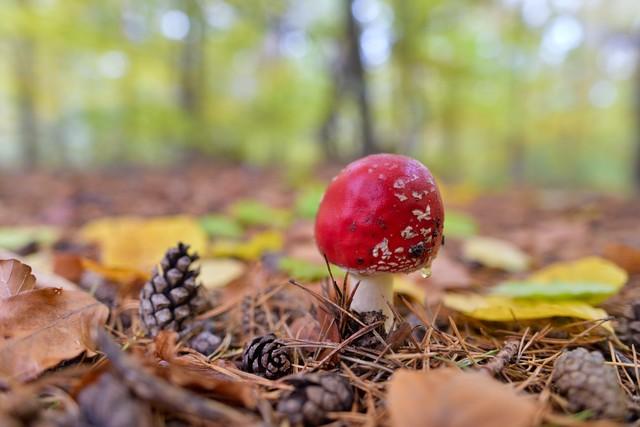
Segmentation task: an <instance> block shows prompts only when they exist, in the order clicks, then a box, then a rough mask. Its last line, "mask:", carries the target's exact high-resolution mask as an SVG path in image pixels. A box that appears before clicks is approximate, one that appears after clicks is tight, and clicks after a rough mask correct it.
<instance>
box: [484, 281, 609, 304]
mask: <svg viewBox="0 0 640 427" xmlns="http://www.w3.org/2000/svg"><path fill="white" fill-rule="evenodd" d="M617 290H618V289H617V288H616V287H615V286H613V285H611V284H609V283H597V282H551V283H544V282H515V281H510V282H503V283H501V284H499V285H498V286H496V287H495V288H493V290H492V291H491V293H492V294H493V295H501V296H508V297H512V298H529V299H546V300H558V299H574V300H575V299H577V300H587V301H589V302H593V301H594V300H596V299H597V300H600V301H601V300H604V299H606V298H607V297H609V296H611V295H613V294H615V293H616V292H617Z"/></svg>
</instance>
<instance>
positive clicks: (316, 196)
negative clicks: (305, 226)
mask: <svg viewBox="0 0 640 427" xmlns="http://www.w3.org/2000/svg"><path fill="white" fill-rule="evenodd" d="M324 190H325V188H324V187H323V186H320V185H316V186H312V187H307V188H305V189H303V190H302V191H301V192H300V194H299V195H298V198H297V199H296V213H297V214H298V215H300V216H301V217H302V218H307V219H313V218H315V217H316V213H317V212H318V208H319V207H320V201H321V200H322V196H323V195H324Z"/></svg>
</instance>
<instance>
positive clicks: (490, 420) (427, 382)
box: [387, 368, 537, 427]
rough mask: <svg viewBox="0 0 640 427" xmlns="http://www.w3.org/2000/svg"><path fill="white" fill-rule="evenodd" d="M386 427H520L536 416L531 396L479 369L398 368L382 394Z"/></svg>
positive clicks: (535, 407) (531, 421)
mask: <svg viewBox="0 0 640 427" xmlns="http://www.w3.org/2000/svg"><path fill="white" fill-rule="evenodd" d="M387 400H388V407H389V412H390V413H391V426H393V427H405V426H418V425H419V426H422V427H467V426H474V427H494V426H510V427H526V426H532V425H534V423H535V420H536V413H537V406H536V404H535V403H534V401H533V400H532V399H529V398H527V397H526V396H522V395H519V394H517V393H516V391H515V390H514V389H513V388H512V387H510V386H509V385H506V384H502V383H500V382H498V381H496V380H494V379H492V378H491V377H489V376H488V375H485V374H484V373H480V372H462V371H459V370H457V369H452V368H441V369H437V370H432V371H428V372H424V371H410V370H406V369H400V370H398V371H396V373H395V374H394V375H393V377H392V378H391V381H390V384H389V391H388V395H387Z"/></svg>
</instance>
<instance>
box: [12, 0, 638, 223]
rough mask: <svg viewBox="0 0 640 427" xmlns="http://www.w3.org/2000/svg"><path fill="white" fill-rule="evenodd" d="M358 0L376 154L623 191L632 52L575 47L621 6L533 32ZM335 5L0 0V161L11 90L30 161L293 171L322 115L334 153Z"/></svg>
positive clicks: (503, 11)
mask: <svg viewBox="0 0 640 427" xmlns="http://www.w3.org/2000/svg"><path fill="white" fill-rule="evenodd" d="M365 3H367V4H368V3H371V4H372V5H373V6H374V7H373V9H371V10H372V11H374V12H375V13H373V14H372V15H371V17H370V18H367V19H368V20H367V19H365V20H364V21H363V22H362V23H361V25H362V26H363V30H364V31H365V33H366V34H374V35H376V34H377V35H378V36H379V37H383V36H384V35H385V34H386V37H388V38H389V40H388V41H389V43H390V49H391V52H390V56H389V58H387V60H385V61H382V62H381V63H380V64H377V65H375V66H371V67H369V68H368V69H367V73H366V77H367V79H368V83H369V89H370V90H369V92H370V100H371V103H372V105H371V107H372V108H371V109H372V112H373V122H374V128H375V131H376V133H377V137H378V138H377V139H378V140H379V141H381V145H382V148H383V149H385V150H391V151H397V152H402V153H406V154H410V155H413V156H415V157H417V158H420V159H421V160H423V161H425V163H426V164H428V165H429V167H430V168H432V169H433V171H434V172H436V174H437V175H438V176H440V177H442V178H445V179H447V180H450V181H456V182H464V181H473V182H474V183H476V184H478V185H484V186H496V185H498V186H499V185H505V184H508V183H509V182H511V180H512V179H517V180H520V181H528V182H530V183H533V184H539V185H556V184H565V185H567V184H568V185H588V186H591V187H596V188H603V189H609V190H611V189H621V188H624V187H625V186H627V185H628V184H629V182H630V177H631V176H632V167H633V162H632V159H633V153H634V151H633V150H634V144H633V141H634V134H633V133H634V126H633V125H634V123H633V115H631V114H629V113H630V109H631V108H632V105H633V103H632V99H633V97H632V96H626V95H625V94H631V93H633V90H634V88H633V86H632V82H633V80H632V73H631V72H626V71H624V70H625V68H624V67H622V66H619V67H618V68H619V69H615V67H613V65H616V64H615V63H616V61H613V60H612V59H611V58H614V57H615V58H614V59H616V58H617V59H619V58H624V57H625V55H626V56H629V57H632V55H633V51H631V50H629V49H631V46H632V44H631V43H628V47H625V46H627V45H625V44H624V43H620V44H619V46H618V45H616V46H609V45H608V44H605V43H604V42H602V43H601V42H598V41H594V42H593V43H591V42H590V43H586V42H585V40H597V39H598V37H593V34H591V33H590V31H596V30H597V31H598V33H603V34H612V35H616V37H617V36H618V35H619V37H621V38H622V39H624V38H625V37H626V38H628V40H633V34H634V31H635V32H636V33H637V29H635V27H634V25H635V21H637V19H636V18H637V14H634V13H631V12H632V9H633V7H632V6H631V4H630V3H629V4H628V5H626V6H625V5H624V4H623V5H621V6H620V8H610V7H608V5H607V2H582V3H580V4H579V5H578V6H577V9H576V10H564V9H561V8H559V7H556V6H555V5H552V6H549V7H550V9H549V16H548V17H547V18H546V19H545V20H543V21H541V22H540V23H537V24H535V25H533V24H530V23H528V22H527V20H526V19H525V18H526V17H527V15H526V13H525V12H524V9H523V8H525V3H526V4H527V5H528V4H529V2H490V3H487V2H480V3H478V2H470V1H467V0H453V1H443V0H426V1H418V0H406V1H405V0H369V1H363V4H365ZM552 3H553V2H552ZM345 9H346V8H345V7H344V2H343V1H342V0H327V1H321V2H310V1H305V0H278V1H275V2H273V1H269V2H264V1H257V2H250V3H247V2H242V1H238V0H212V1H210V2H192V1H187V0H176V1H172V2H166V1H161V0H145V1H139V2H124V1H122V0H116V1H108V2H105V1H98V0H68V1H64V2H60V1H59V0H58V1H40V0H37V1H36V0H27V1H20V2H18V1H5V2H0V13H1V14H2V17H3V19H2V20H0V53H2V54H3V57H5V58H7V61H5V62H6V66H5V67H1V68H0V93H1V94H2V95H1V97H0V105H2V106H4V109H5V110H7V111H9V110H10V111H11V114H3V115H0V128H2V129H3V135H7V137H6V139H5V140H6V141H8V142H9V143H3V144H0V161H2V164H3V165H7V166H8V165H14V164H17V162H16V160H19V153H20V151H21V150H20V148H21V147H20V144H21V139H20V138H21V134H20V132H19V129H18V127H17V126H18V123H19V122H20V120H19V119H16V118H17V117H15V116H16V115H17V114H20V109H19V108H18V107H19V106H20V105H24V103H22V102H21V100H20V99H19V98H20V96H24V94H21V93H20V91H19V90H18V88H19V87H21V85H20V84H19V83H26V87H28V88H30V90H31V92H32V94H33V97H34V99H33V105H34V106H33V110H34V111H33V114H34V116H35V118H36V122H37V124H38V127H39V129H38V135H39V138H40V141H39V146H40V160H42V161H43V162H49V163H53V164H54V165H55V164H56V163H58V165H59V164H62V163H64V164H69V163H72V164H77V165H80V166H87V165H93V164H107V165H109V164H115V163H122V162H139V163H150V164H164V163H171V162H174V161H176V160H180V159H181V158H182V156H179V155H176V154H177V153H185V152H196V153H197V152H202V153H205V154H207V155H211V156H216V157H224V158H228V159H232V160H242V161H245V162H248V163H251V164H274V163H276V164H285V165H288V167H289V168H291V169H295V168H300V169H304V168H308V167H309V166H311V165H313V164H314V163H318V162H319V161H321V160H323V157H322V153H323V152H328V151H330V150H327V149H326V148H323V147H322V144H321V142H320V141H319V138H318V135H319V134H320V133H321V132H320V130H321V128H322V126H323V125H324V124H325V122H326V120H327V117H328V116H329V115H330V113H331V112H332V111H333V112H335V113H336V128H335V135H333V136H332V138H331V141H330V142H332V143H333V145H335V147H334V148H335V149H334V151H335V153H334V154H337V155H338V156H342V157H343V159H344V158H348V157H350V156H353V155H354V154H355V153H357V152H358V146H359V132H358V126H359V125H358V123H359V117H358V112H357V111H358V110H357V108H356V105H355V103H354V102H353V101H348V102H347V101H345V102H344V103H341V104H335V105H334V101H335V99H336V97H341V96H343V95H345V94H348V93H350V92H352V91H353V87H350V86H341V87H338V88H337V89H336V87H334V85H335V81H336V75H335V72H334V71H335V69H336V66H337V64H339V63H340V59H341V56H340V55H341V54H342V53H341V50H340V49H341V47H343V46H344V45H345V32H346V30H345V28H344V22H345V21H346V20H345V19H344V16H343V14H344V12H345ZM614 9H615V10H616V11H617V12H616V11H614ZM627 9H628V10H627ZM170 10H173V11H174V12H175V11H178V12H183V13H185V14H186V16H187V18H188V22H189V31H188V33H187V34H186V35H184V38H180V37H177V38H176V37H174V38H173V39H172V38H170V37H168V36H167V33H166V29H165V33H163V25H165V24H166V23H165V24H163V19H164V18H166V13H167V12H168V11H170ZM626 12H628V13H626ZM634 16H635V17H636V18H634ZM221 17H222V18H221ZM585 17H593V20H594V22H591V21H590V20H589V21H588V22H587V20H586V18H585ZM561 18H567V19H570V20H573V21H575V23H576V25H578V26H579V29H580V31H582V32H584V34H583V38H582V39H581V40H579V44H578V45H577V46H576V47H575V48H574V49H572V50H569V51H567V52H565V53H564V54H563V55H562V57H561V58H560V60H558V61H556V62H554V61H550V60H549V58H548V55H547V56H545V53H544V48H543V47H544V43H545V40H548V39H549V38H550V37H549V34H550V31H551V30H552V28H553V26H554V25H555V24H556V23H557V22H558V20H559V19H561ZM589 19H591V18H589ZM69 23H73V25H70V24H69ZM174 24H175V23H174ZM593 28H595V29H596V30H592V29H593ZM367 30H373V31H369V32H367ZM378 41H379V40H378ZM25 47H26V48H25ZM625 49H626V50H625ZM18 53H19V54H18ZM23 55H32V56H33V58H32V59H33V62H34V66H33V71H34V72H33V74H32V75H24V73H22V74H21V73H16V72H15V70H16V67H15V65H16V63H17V61H18V59H19V58H22V57H23ZM342 59H344V58H342ZM617 59H616V60H617ZM618 62H619V61H618ZM611 64H613V65H611ZM623 65H624V64H623ZM612 67H613V68H614V69H613V71H612ZM620 67H622V68H620ZM627 68H628V67H627ZM347 83H349V82H347ZM603 85H604V86H603ZM603 87H604V88H605V92H603V93H604V94H605V95H604V98H603V99H604V101H598V99H597V95H598V93H599V92H598V89H602V88H603ZM607 91H608V92H607ZM594 94H595V95H594ZM189 97H191V98H192V100H191V101H189V100H188V98H189ZM607 97H609V98H610V99H609V98H607ZM594 99H595V101H594ZM310 197H311V196H310ZM309 212H310V211H305V212H304V213H303V215H305V216H308V215H309Z"/></svg>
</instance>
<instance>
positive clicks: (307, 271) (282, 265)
mask: <svg viewBox="0 0 640 427" xmlns="http://www.w3.org/2000/svg"><path fill="white" fill-rule="evenodd" d="M278 268H279V269H280V270H281V271H282V272H284V273H286V274H288V275H289V276H291V277H293V278H295V279H298V280H303V281H309V282H312V281H315V280H320V279H324V278H325V277H329V272H328V271H327V266H326V265H318V264H314V263H311V262H309V261H305V260H303V259H298V258H292V257H282V258H280V261H279V262H278Z"/></svg>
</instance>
